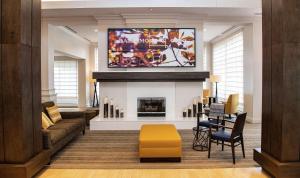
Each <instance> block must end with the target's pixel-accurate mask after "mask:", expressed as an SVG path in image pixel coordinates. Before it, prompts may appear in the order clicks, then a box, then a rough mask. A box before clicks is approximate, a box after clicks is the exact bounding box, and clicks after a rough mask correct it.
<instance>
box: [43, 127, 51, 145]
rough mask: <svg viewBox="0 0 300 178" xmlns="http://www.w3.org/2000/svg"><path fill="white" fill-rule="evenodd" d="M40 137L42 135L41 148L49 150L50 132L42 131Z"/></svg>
mask: <svg viewBox="0 0 300 178" xmlns="http://www.w3.org/2000/svg"><path fill="white" fill-rule="evenodd" d="M42 135H43V147H44V148H45V149H50V148H51V139H50V131H49V130H47V129H42Z"/></svg>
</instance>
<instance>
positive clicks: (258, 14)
mask: <svg viewBox="0 0 300 178" xmlns="http://www.w3.org/2000/svg"><path fill="white" fill-rule="evenodd" d="M254 15H255V16H261V15H262V13H261V12H255V13H254Z"/></svg>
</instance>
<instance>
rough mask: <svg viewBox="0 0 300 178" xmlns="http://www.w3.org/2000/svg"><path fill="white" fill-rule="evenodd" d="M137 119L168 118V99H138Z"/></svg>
mask: <svg viewBox="0 0 300 178" xmlns="http://www.w3.org/2000/svg"><path fill="white" fill-rule="evenodd" d="M137 117H166V98H164V97H140V98H137Z"/></svg>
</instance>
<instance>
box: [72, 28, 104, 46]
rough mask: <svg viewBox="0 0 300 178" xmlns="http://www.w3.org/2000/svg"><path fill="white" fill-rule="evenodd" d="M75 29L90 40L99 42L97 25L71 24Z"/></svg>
mask: <svg viewBox="0 0 300 178" xmlns="http://www.w3.org/2000/svg"><path fill="white" fill-rule="evenodd" d="M69 27H70V28H72V29H73V30H74V31H76V32H77V34H78V35H80V36H81V37H83V38H85V39H87V40H89V41H90V42H93V43H96V42H98V32H97V31H95V30H96V29H97V26H94V25H72V26H69Z"/></svg>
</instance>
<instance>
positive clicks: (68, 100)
mask: <svg viewBox="0 0 300 178" xmlns="http://www.w3.org/2000/svg"><path fill="white" fill-rule="evenodd" d="M54 87H55V92H56V94H57V103H58V104H59V105H66V106H70V105H71V106H72V105H78V62H77V60H55V61H54Z"/></svg>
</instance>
